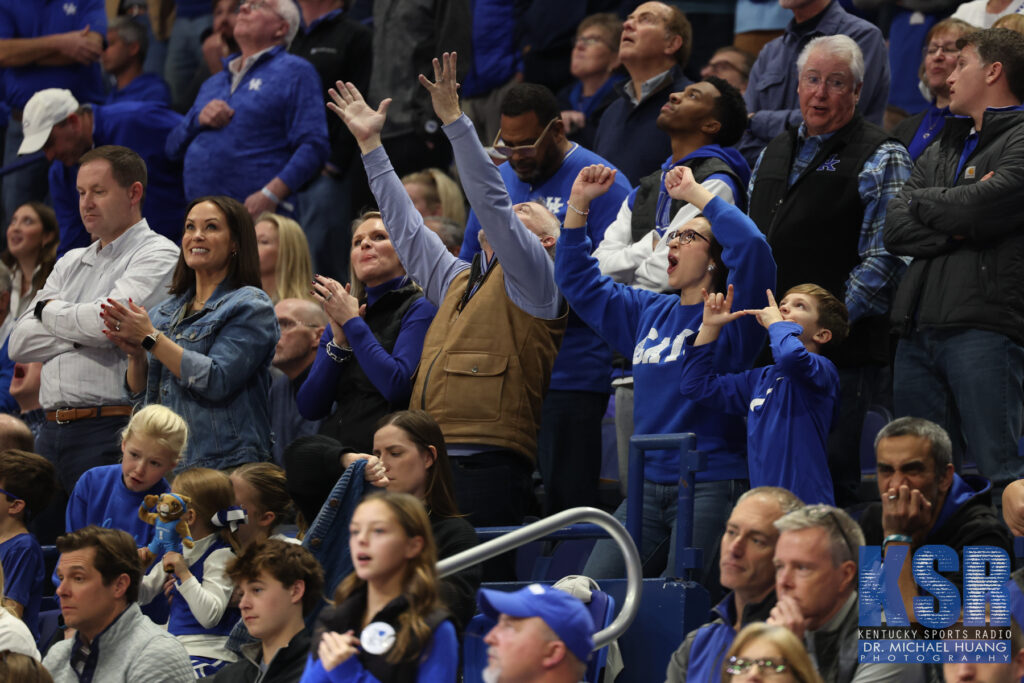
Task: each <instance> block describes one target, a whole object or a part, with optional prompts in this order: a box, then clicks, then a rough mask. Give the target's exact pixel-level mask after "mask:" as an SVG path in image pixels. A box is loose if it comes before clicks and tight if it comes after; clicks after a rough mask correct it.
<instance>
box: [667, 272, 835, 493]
mask: <svg viewBox="0 0 1024 683" xmlns="http://www.w3.org/2000/svg"><path fill="white" fill-rule="evenodd" d="M732 302H733V288H732V285H729V288H728V292H727V293H726V294H724V295H723V294H722V293H720V292H719V293H712V294H708V293H707V292H704V318H703V322H702V324H701V328H700V331H699V332H698V333H697V336H696V338H695V339H694V342H693V349H692V350H691V351H690V352H689V353H687V354H686V359H685V362H684V364H683V372H682V379H681V381H680V389H681V391H682V393H683V395H684V396H686V397H687V398H690V399H692V400H695V401H698V402H700V403H702V404H704V405H706V406H709V407H712V408H715V409H716V410H721V411H722V412H724V413H728V414H732V415H746V417H747V466H748V468H749V472H750V486H751V487H752V488H753V487H757V486H781V487H783V488H785V489H788V490H790V491H792V492H793V493H795V494H796V495H797V496H799V497H800V498H801V499H802V500H804V501H806V502H807V504H808V505H811V504H814V503H827V504H829V505H834V504H835V496H834V493H833V490H832V477H831V476H830V474H829V470H828V455H827V451H826V443H827V441H828V433H829V429H830V428H831V425H832V420H833V419H834V417H835V414H836V411H837V408H838V405H839V373H838V371H837V370H836V367H835V365H833V363H832V361H830V360H828V359H827V358H825V357H824V356H822V355H821V351H822V348H823V347H824V346H825V345H826V344H829V343H831V342H835V343H838V342H841V341H842V340H843V339H845V338H846V335H847V333H848V331H849V324H848V322H847V321H848V315H847V311H846V306H845V305H844V304H843V302H842V301H839V300H838V299H837V298H836V297H834V296H833V295H832V294H831V293H830V292H828V291H827V290H826V289H824V288H823V287H819V286H818V285H813V284H804V285H797V286H796V287H793V288H791V289H790V290H789V291H788V292H786V295H785V296H784V297H783V299H782V302H781V303H780V304H778V305H776V303H775V297H774V296H773V294H772V292H771V290H768V306H767V307H765V308H763V309H760V310H743V311H735V312H733V311H732ZM744 315H754V316H756V317H757V321H758V322H759V323H761V325H762V326H764V327H765V328H766V329H767V330H768V338H769V343H770V344H771V350H772V356H773V358H774V359H775V364H774V365H768V366H765V367H763V368H754V369H753V370H747V371H746V372H740V373H736V374H729V375H715V374H713V372H712V370H711V363H712V359H713V356H714V347H715V344H714V342H715V341H716V340H717V339H718V335H719V334H720V333H721V331H722V327H724V326H725V325H727V324H728V323H730V322H731V321H733V320H735V319H736V318H739V317H741V316H744Z"/></svg>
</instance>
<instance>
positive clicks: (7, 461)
mask: <svg viewBox="0 0 1024 683" xmlns="http://www.w3.org/2000/svg"><path fill="white" fill-rule="evenodd" d="M54 486H55V478H54V470H53V465H51V464H50V461H49V460H47V459H46V458H44V457H43V456H41V455H36V454H35V453H29V452H27V451H19V450H15V449H9V450H5V451H0V566H2V567H3V572H4V586H3V587H4V594H5V597H6V601H7V606H9V607H12V608H13V609H14V612H15V614H17V616H19V617H21V619H22V620H23V621H24V622H25V625H26V626H28V627H29V630H30V631H32V636H33V637H34V638H37V639H38V638H39V602H40V600H41V599H42V597H43V581H44V580H45V579H46V570H45V567H44V564H43V549H42V548H41V547H39V541H37V540H36V539H35V536H33V535H32V534H30V533H29V532H28V529H26V528H25V519H26V517H27V516H28V515H29V514H33V513H36V512H39V511H40V510H42V509H43V508H44V507H45V506H46V504H47V503H48V502H49V501H50V496H52V495H53V489H54Z"/></svg>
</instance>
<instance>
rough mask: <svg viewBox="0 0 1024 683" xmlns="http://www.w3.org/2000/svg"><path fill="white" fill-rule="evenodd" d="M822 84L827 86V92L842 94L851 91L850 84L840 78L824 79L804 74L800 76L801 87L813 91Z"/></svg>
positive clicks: (829, 77)
mask: <svg viewBox="0 0 1024 683" xmlns="http://www.w3.org/2000/svg"><path fill="white" fill-rule="evenodd" d="M822 84H824V85H825V92H834V93H837V94H842V93H844V92H846V91H847V90H849V89H850V84H849V83H847V82H846V81H844V80H843V79H842V78H839V77H838V76H828V77H822V76H819V75H818V74H802V75H801V76H800V85H803V86H804V87H807V88H811V89H812V90H814V89H816V88H817V87H818V86H819V85H822Z"/></svg>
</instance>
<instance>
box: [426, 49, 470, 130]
mask: <svg viewBox="0 0 1024 683" xmlns="http://www.w3.org/2000/svg"><path fill="white" fill-rule="evenodd" d="M457 56H458V55H457V54H456V53H454V52H445V53H444V54H442V55H441V61H438V60H437V57H434V61H433V64H434V80H433V81H431V80H430V79H429V78H427V77H426V76H424V75H423V74H420V75H419V80H420V85H422V86H423V87H424V88H426V89H427V92H429V93H430V102H431V103H432V104H433V105H434V113H435V114H437V118H439V119H441V122H442V123H444V124H445V125H448V124H449V123H451V122H452V121H454V120H455V119H457V118H459V117H460V116H462V109H461V107H459V84H458V83H456V82H455V65H456V63H457Z"/></svg>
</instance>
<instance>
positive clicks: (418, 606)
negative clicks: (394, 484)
mask: <svg viewBox="0 0 1024 683" xmlns="http://www.w3.org/2000/svg"><path fill="white" fill-rule="evenodd" d="M372 501H380V502H382V503H384V505H386V506H387V507H388V509H389V510H391V514H393V515H394V516H395V521H396V522H398V525H399V526H401V527H402V530H403V531H405V535H406V536H408V537H409V538H415V537H416V536H419V537H421V538H422V539H423V549H422V550H421V551H420V553H419V554H418V555H416V556H415V557H412V558H410V559H408V560H406V562H405V572H404V576H403V577H402V587H403V588H402V593H403V595H405V598H406V600H408V602H409V607H408V609H406V610H405V611H404V612H402V614H400V615H399V617H398V629H397V633H396V634H395V646H394V647H393V648H391V651H390V652H389V653H388V656H387V660H388V661H389V662H391V663H392V664H396V663H398V662H400V661H402V660H408V661H411V660H414V659H416V658H417V657H419V656H420V654H421V652H420V650H421V649H422V648H423V647H424V646H425V645H426V643H427V642H428V641H429V640H430V633H431V631H430V626H428V625H427V617H428V616H429V615H430V613H431V612H433V611H434V610H436V609H438V608H440V607H441V598H440V595H439V593H438V583H439V579H438V578H437V548H436V546H435V545H434V533H433V531H431V528H430V520H429V519H428V518H427V511H426V509H425V508H424V507H423V503H421V502H420V500H419V499H418V498H416V496H412V495H409V494H408V493H389V492H387V491H382V492H380V493H374V494H372V495H369V496H367V497H366V498H364V499H363V501H362V502H361V503H359V507H361V506H363V505H366V504H367V503H369V502H372ZM359 507H356V509H357V510H358V509H359ZM365 585H366V582H365V581H364V580H363V579H360V578H359V576H358V575H357V574H356V573H355V572H352V573H351V574H349V575H348V576H346V577H345V580H344V581H342V582H341V584H340V585H339V586H338V589H337V590H336V591H335V592H334V601H335V602H342V601H344V600H346V599H347V598H348V597H349V596H351V595H352V594H353V593H356V592H358V591H360V590H362V589H363V587H364V586H365Z"/></svg>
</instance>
